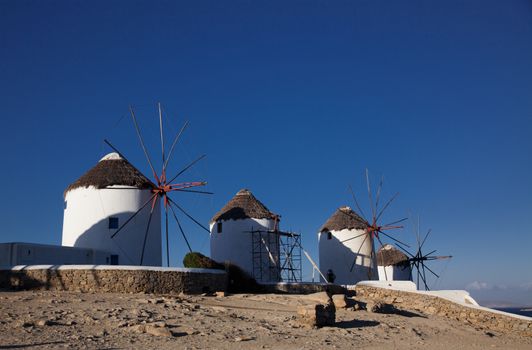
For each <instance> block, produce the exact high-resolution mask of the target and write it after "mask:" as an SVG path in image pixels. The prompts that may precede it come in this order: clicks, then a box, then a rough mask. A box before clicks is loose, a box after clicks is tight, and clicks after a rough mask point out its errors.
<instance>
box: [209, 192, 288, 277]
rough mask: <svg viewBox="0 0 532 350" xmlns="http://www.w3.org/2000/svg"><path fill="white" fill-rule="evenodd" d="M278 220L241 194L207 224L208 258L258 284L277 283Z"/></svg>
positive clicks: (266, 209) (248, 197) (253, 199)
mask: <svg viewBox="0 0 532 350" xmlns="http://www.w3.org/2000/svg"><path fill="white" fill-rule="evenodd" d="M278 220H279V216H278V215H275V214H274V213H272V212H271V211H269V210H268V208H266V206H264V204H262V203H261V202H260V201H259V200H258V199H257V198H255V196H253V194H252V193H251V192H250V191H248V190H246V189H243V190H240V191H239V192H238V193H237V194H236V195H235V196H234V197H233V199H231V200H230V201H229V202H228V203H227V204H226V205H225V206H224V207H223V208H222V209H221V210H220V211H219V212H218V213H216V215H214V217H213V218H212V219H211V222H210V231H211V233H210V236H211V237H210V241H211V258H212V259H213V260H215V261H218V262H220V263H224V262H230V263H232V264H235V265H237V266H239V267H240V268H241V269H243V270H244V271H246V272H247V273H248V274H249V275H250V276H252V277H253V278H255V279H256V280H257V282H277V281H279V280H280V266H279V250H280V247H279V235H278V234H277V233H276V232H275V231H276V228H277V227H276V226H277V225H278Z"/></svg>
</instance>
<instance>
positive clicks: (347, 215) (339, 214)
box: [320, 207, 367, 232]
mask: <svg viewBox="0 0 532 350" xmlns="http://www.w3.org/2000/svg"><path fill="white" fill-rule="evenodd" d="M366 228H367V225H366V222H365V221H364V219H362V218H361V217H360V216H359V215H358V214H357V213H355V212H354V211H353V210H352V209H351V208H349V207H340V208H338V210H336V211H335V212H334V214H333V215H332V216H331V217H330V218H329V220H327V222H325V224H323V226H322V227H321V229H320V232H324V231H341V230H345V229H347V230H352V229H357V230H364V229H366Z"/></svg>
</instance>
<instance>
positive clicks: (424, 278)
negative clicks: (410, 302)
mask: <svg viewBox="0 0 532 350" xmlns="http://www.w3.org/2000/svg"><path fill="white" fill-rule="evenodd" d="M421 267H422V271H423V273H422V275H421V278H422V279H423V283H424V284H425V290H430V289H429V285H428V284H427V276H426V275H425V264H421Z"/></svg>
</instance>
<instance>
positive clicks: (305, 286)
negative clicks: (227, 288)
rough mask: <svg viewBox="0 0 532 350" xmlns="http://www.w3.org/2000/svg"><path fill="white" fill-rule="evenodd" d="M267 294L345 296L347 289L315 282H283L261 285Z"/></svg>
mask: <svg viewBox="0 0 532 350" xmlns="http://www.w3.org/2000/svg"><path fill="white" fill-rule="evenodd" d="M260 286H261V288H262V289H263V290H264V292H266V293H280V294H284V293H286V294H312V293H319V292H328V293H329V294H331V295H332V294H345V293H346V289H345V288H344V287H342V286H340V285H338V284H328V283H314V282H281V283H264V284H261V285H260Z"/></svg>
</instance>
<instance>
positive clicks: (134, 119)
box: [129, 105, 159, 182]
mask: <svg viewBox="0 0 532 350" xmlns="http://www.w3.org/2000/svg"><path fill="white" fill-rule="evenodd" d="M129 111H130V112H131V118H132V119H133V125H134V126H135V130H136V131H137V136H138V137H139V141H140V146H141V147H142V150H143V151H144V155H145V156H146V159H147V160H148V164H149V165H150V168H151V171H152V172H153V176H154V177H155V179H157V182H159V177H158V176H157V173H156V172H155V169H154V168H153V164H152V163H151V159H150V155H149V154H148V151H147V150H146V146H144V140H143V139H142V135H141V133H140V128H139V125H138V124H137V118H136V117H135V112H134V111H133V107H132V106H131V105H130V106H129Z"/></svg>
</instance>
